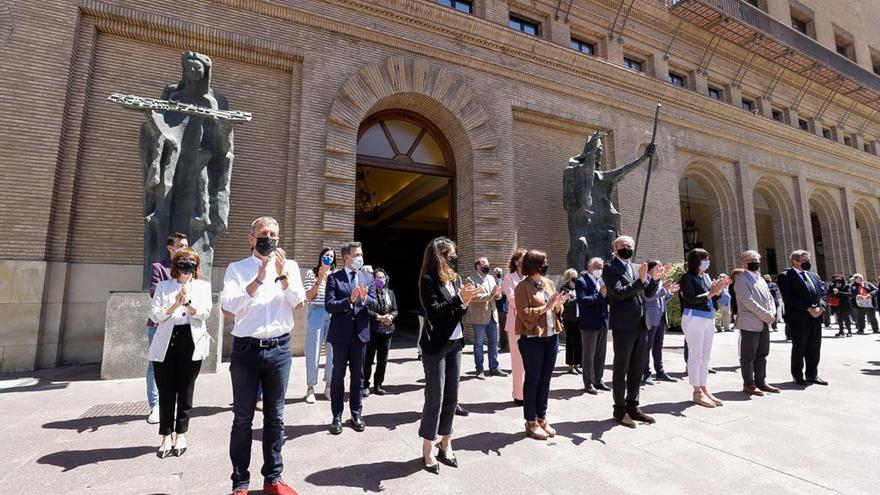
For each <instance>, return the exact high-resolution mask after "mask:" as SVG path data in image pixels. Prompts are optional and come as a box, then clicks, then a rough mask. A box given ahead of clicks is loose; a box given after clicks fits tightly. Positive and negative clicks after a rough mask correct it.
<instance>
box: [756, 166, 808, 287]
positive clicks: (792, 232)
mask: <svg viewBox="0 0 880 495" xmlns="http://www.w3.org/2000/svg"><path fill="white" fill-rule="evenodd" d="M754 194H755V195H756V196H757V195H760V196H761V198H763V199H764V201H765V202H766V203H767V205H768V207H769V210H770V213H769V214H770V217H771V219H772V231H773V233H772V236H773V239H772V241H773V244H774V249H775V253H776V258H775V261H776V267H777V270H778V271H781V270H783V269H785V267H787V266H788V265H789V263H788V259H789V254H790V253H791V252H792V251H794V250H795V249H797V246H798V244H799V239H800V232H799V229H798V225H799V224H798V221H797V218H798V217H797V212H796V210H795V207H794V201H793V200H792V198H791V195H790V194H789V192H788V191H787V190H786V189H785V186H783V184H782V182H781V181H780V180H779V179H778V178H776V177H773V176H771V175H764V176H762V177H760V178H759V179H758V180H757V181H756V182H755V189H754ZM756 223H757V222H756ZM759 244H761V239H760V236H759ZM761 255H762V256H764V257H765V258H766V257H767V253H766V252H764V251H762V252H761ZM768 266H770V265H769V260H766V259H765V269H766V267H768Z"/></svg>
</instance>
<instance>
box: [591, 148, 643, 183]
mask: <svg viewBox="0 0 880 495" xmlns="http://www.w3.org/2000/svg"><path fill="white" fill-rule="evenodd" d="M656 149H657V148H656V145H654V144H649V145H648V146H646V147H645V152H644V153H642V156H640V157H638V158H636V159H635V160H633V161H632V162H630V163H627V164H626V165H623V166H621V167H618V168H615V169H614V170H608V171H604V172H602V179H603V180H606V181H608V182H610V183H617V182H619V181H620V180H622V179H623V178H624V177H626V175H627V174H629V173H630V172H632V171H633V170H635V169H637V168H639V165H641V164H642V163H644V162H645V161H647V160H648V159H650V158H651V156H653V155H654V153H655V152H656Z"/></svg>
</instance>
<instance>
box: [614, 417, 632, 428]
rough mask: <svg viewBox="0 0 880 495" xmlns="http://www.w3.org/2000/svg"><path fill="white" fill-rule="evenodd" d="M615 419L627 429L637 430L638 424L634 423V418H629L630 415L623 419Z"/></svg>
mask: <svg viewBox="0 0 880 495" xmlns="http://www.w3.org/2000/svg"><path fill="white" fill-rule="evenodd" d="M614 419H616V420H617V422H618V423H620V424H621V425H623V426H626V427H627V428H635V427H636V422H635V421H633V420H632V418H630V417H629V414H624V415H623V417H621V418H614Z"/></svg>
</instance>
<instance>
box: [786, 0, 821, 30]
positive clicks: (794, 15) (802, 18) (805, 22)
mask: <svg viewBox="0 0 880 495" xmlns="http://www.w3.org/2000/svg"><path fill="white" fill-rule="evenodd" d="M789 14H790V16H791V27H792V28H793V29H794V30H795V31H799V32H801V33H803V34H805V35H807V36H809V37H810V38H813V39H816V27H815V24H814V23H813V17H814V14H813V11H812V10H810V9H809V8H807V7H805V6H803V5H800V4H795V3H794V2H792V3H791V4H790V5H789Z"/></svg>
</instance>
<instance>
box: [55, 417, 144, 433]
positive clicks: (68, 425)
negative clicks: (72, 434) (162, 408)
mask: <svg viewBox="0 0 880 495" xmlns="http://www.w3.org/2000/svg"><path fill="white" fill-rule="evenodd" d="M145 419H146V417H145V416H144V415H143V414H126V415H120V416H96V417H93V418H77V419H68V420H66V421H53V422H51V423H46V424H44V425H43V428H46V429H50V430H76V432H77V433H82V432H84V431H87V430H88V431H98V428H101V427H104V426H111V425H122V424H126V423H129V422H132V421H144V420H145Z"/></svg>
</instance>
